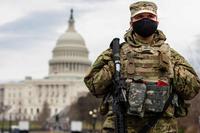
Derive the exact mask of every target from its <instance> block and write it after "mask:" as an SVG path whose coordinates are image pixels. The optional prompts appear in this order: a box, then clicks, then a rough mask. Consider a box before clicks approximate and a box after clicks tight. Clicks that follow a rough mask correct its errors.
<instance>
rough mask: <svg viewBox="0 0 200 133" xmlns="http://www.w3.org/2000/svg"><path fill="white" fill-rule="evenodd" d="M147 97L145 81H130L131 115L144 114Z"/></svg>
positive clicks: (129, 103) (129, 108)
mask: <svg viewBox="0 0 200 133" xmlns="http://www.w3.org/2000/svg"><path fill="white" fill-rule="evenodd" d="M145 97H146V85H145V84H144V83H134V82H133V83H130V86H129V88H128V96H127V99H128V109H127V113H128V114H129V115H137V116H141V117H142V116H143V115H144V100H145Z"/></svg>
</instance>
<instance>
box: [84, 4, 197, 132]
mask: <svg viewBox="0 0 200 133" xmlns="http://www.w3.org/2000/svg"><path fill="white" fill-rule="evenodd" d="M134 6H135V5H134ZM136 6H137V4H136ZM147 7H148V6H147ZM134 9H135V8H134ZM136 9H137V8H136ZM132 13H135V12H132ZM124 39H125V42H124V43H123V44H122V47H121V50H120V56H121V63H122V68H121V71H122V75H123V76H124V77H125V78H129V77H131V76H132V74H133V75H134V74H135V73H137V74H139V75H142V76H143V79H144V80H145V81H157V80H163V81H167V80H168V79H169V78H173V84H174V88H173V92H175V93H176V94H177V95H178V98H179V99H180V102H179V104H180V105H179V108H175V107H174V105H173V104H171V105H170V106H169V107H168V108H167V110H166V112H165V113H164V114H163V117H162V118H161V119H159V120H158V122H157V123H156V125H155V126H154V127H152V129H151V131H149V132H150V133H176V132H177V122H176V119H175V118H176V117H180V116H186V115H187V104H186V103H185V102H184V101H185V100H191V99H192V98H194V97H195V96H196V95H197V93H198V91H199V88H200V80H199V78H198V76H197V74H196V73H195V71H194V70H193V68H192V67H191V66H190V65H189V64H188V62H187V61H186V60H185V59H184V58H183V57H182V56H181V55H180V54H178V53H177V52H176V51H175V50H174V49H172V48H170V47H169V45H168V44H167V43H165V40H166V37H165V35H164V34H163V33H162V31H160V30H157V31H156V32H155V33H154V35H153V41H152V43H151V44H145V43H144V42H142V41H141V40H139V39H138V38H137V37H136V36H135V35H134V34H133V31H132V30H129V31H128V32H127V33H126V34H125V38H124ZM146 47H149V48H150V49H151V48H152V55H151V57H149V56H145V55H142V54H141V53H142V52H143V50H144V49H145V48H146ZM155 51H161V55H160V54H159V55H158V52H155ZM129 53H133V54H134V53H137V54H136V55H133V56H134V60H135V61H134V66H131V65H130V64H131V63H130V61H131V60H129V59H128V55H129ZM135 56H137V58H135ZM140 57H142V58H140ZM158 67H159V68H162V69H166V72H165V73H162V74H161V73H160V70H158ZM131 68H132V69H131ZM113 74H114V63H113V60H112V50H111V49H110V48H109V49H107V50H106V51H104V52H103V53H102V54H101V55H100V56H99V57H98V58H97V59H96V61H95V62H94V64H93V65H92V68H91V69H90V71H89V73H88V74H87V75H86V77H85V79H84V82H85V84H86V86H87V87H88V88H89V90H90V92H91V93H92V94H93V95H95V96H96V97H100V98H102V97H104V96H105V95H107V94H108V92H110V90H111V88H112V76H113ZM158 75H159V76H158ZM106 115H107V117H106V120H105V122H104V124H103V130H102V132H103V133H107V132H109V133H112V132H114V115H113V112H112V108H111V106H109V111H108V113H107V114H106ZM154 116H155V114H151V113H147V114H146V115H145V116H144V117H142V118H140V117H136V116H133V115H129V114H126V122H127V128H128V133H137V132H138V131H139V130H140V129H141V128H143V125H144V124H145V123H146V122H148V121H149V120H151V118H152V117H154Z"/></svg>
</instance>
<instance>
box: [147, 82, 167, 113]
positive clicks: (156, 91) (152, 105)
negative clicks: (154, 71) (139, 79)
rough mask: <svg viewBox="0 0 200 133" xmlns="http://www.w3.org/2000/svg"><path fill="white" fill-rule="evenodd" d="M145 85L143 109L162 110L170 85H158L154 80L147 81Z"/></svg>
mask: <svg viewBox="0 0 200 133" xmlns="http://www.w3.org/2000/svg"><path fill="white" fill-rule="evenodd" d="M146 86H147V93H146V94H147V96H146V99H145V111H147V112H148V111H151V112H162V111H163V108H164V106H165V103H166V101H167V100H168V98H169V92H170V86H169V85H165V86H158V85H157V84H156V83H155V82H152V83H147V84H146Z"/></svg>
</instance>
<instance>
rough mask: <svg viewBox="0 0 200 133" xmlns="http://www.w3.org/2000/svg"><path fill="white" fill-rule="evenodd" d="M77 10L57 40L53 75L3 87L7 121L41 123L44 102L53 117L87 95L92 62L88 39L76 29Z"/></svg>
mask: <svg viewBox="0 0 200 133" xmlns="http://www.w3.org/2000/svg"><path fill="white" fill-rule="evenodd" d="M74 23H75V22H74V18H73V11H72V10H71V15H70V19H69V26H68V29H67V31H66V32H65V33H64V34H62V35H61V36H60V37H59V39H58V40H57V43H56V46H55V48H54V49H53V56H52V59H51V60H50V61H49V75H48V76H47V77H46V78H44V79H37V80H36V79H32V78H31V77H26V79H25V80H23V81H21V82H15V83H13V82H12V83H11V82H10V83H5V84H1V85H0V90H1V92H0V93H1V101H0V102H1V106H2V105H4V110H5V113H4V117H5V119H10V118H11V119H12V120H15V119H18V120H37V119H38V115H39V113H40V112H41V111H42V108H43V104H44V102H47V103H48V104H49V108H50V113H51V116H53V115H55V114H58V113H59V112H60V111H62V110H63V109H64V108H65V107H67V106H69V105H70V104H71V103H72V102H73V101H75V100H76V99H77V97H78V96H80V95H82V94H84V92H87V89H86V87H85V85H84V83H83V77H84V75H85V73H86V71H87V70H88V69H89V67H90V65H91V62H90V60H89V59H88V50H87V48H86V45H85V42H84V39H83V38H82V36H81V35H80V34H79V33H77V32H76V30H75V27H74Z"/></svg>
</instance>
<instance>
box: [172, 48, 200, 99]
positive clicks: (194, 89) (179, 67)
mask: <svg viewBox="0 0 200 133" xmlns="http://www.w3.org/2000/svg"><path fill="white" fill-rule="evenodd" d="M171 60H172V64H173V66H174V67H173V70H174V90H175V92H176V93H177V94H178V95H179V96H180V97H182V98H183V99H184V100H191V99H192V98H194V97H195V96H196V95H197V94H198V92H199V89H200V80H199V77H198V75H197V74H196V72H195V71H194V69H193V68H192V67H191V65H190V64H189V63H188V62H187V61H186V60H185V59H184V57H183V56H181V55H180V54H179V53H178V52H176V51H175V50H174V49H171Z"/></svg>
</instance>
